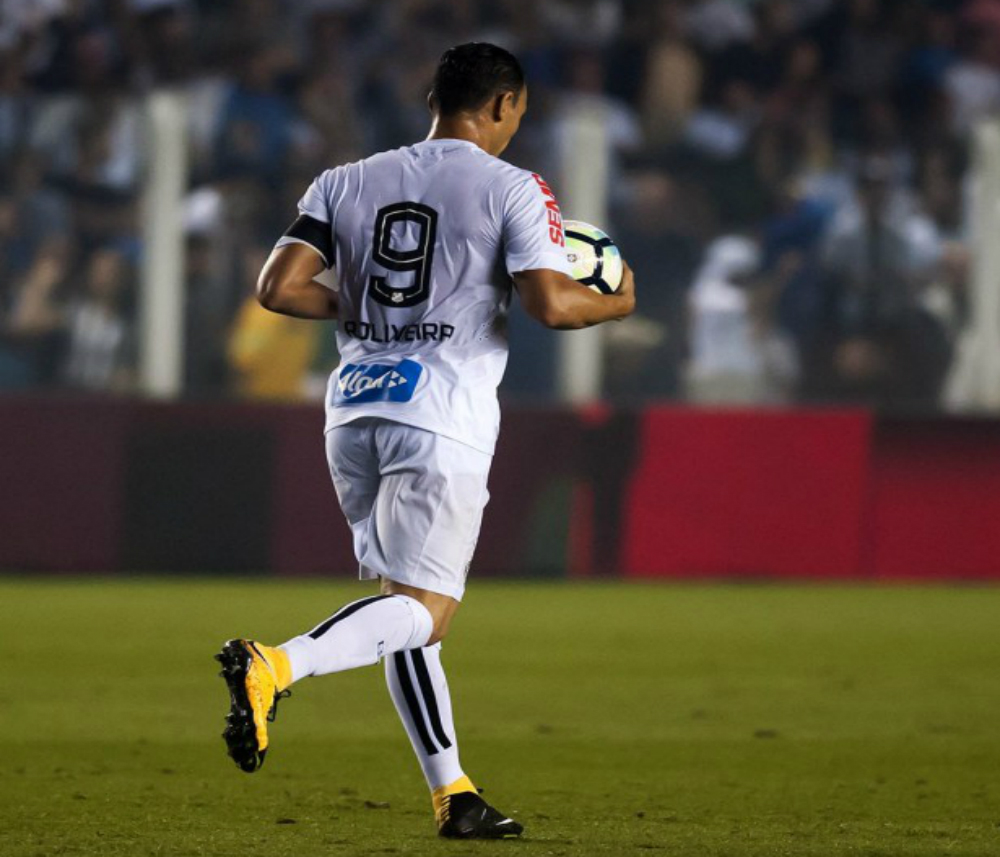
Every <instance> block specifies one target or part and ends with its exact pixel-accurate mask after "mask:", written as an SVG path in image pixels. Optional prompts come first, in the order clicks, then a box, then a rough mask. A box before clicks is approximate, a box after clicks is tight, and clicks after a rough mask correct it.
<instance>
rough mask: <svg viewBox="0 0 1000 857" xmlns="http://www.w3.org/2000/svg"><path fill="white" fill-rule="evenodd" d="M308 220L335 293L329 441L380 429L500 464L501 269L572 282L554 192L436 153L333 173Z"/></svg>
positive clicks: (464, 146)
mask: <svg viewBox="0 0 1000 857" xmlns="http://www.w3.org/2000/svg"><path fill="white" fill-rule="evenodd" d="M299 211H300V212H301V213H302V214H304V215H308V216H309V217H311V218H314V219H315V220H318V221H321V222H322V223H327V224H329V226H330V231H331V233H332V237H333V248H334V251H333V252H334V258H332V259H324V261H325V262H326V264H327V267H333V268H335V269H336V272H337V278H338V282H339V289H340V291H339V307H340V309H339V316H340V319H339V327H338V331H337V345H338V347H339V350H340V355H341V364H340V366H339V367H338V368H337V369H336V371H334V373H333V375H332V376H331V378H330V384H329V388H328V391H327V398H326V415H327V416H326V428H327V430H329V429H330V428H332V427H334V426H338V425H343V424H345V423H349V422H351V421H352V420H355V419H358V418H360V417H372V416H374V417H382V418H384V419H388V420H393V421H396V422H400V423H405V424H407V425H413V426H417V427H419V428H422V429H426V430H428V431H432V432H436V433H438V434H441V435H444V436H446V437H450V438H453V439H454V440H458V441H461V442H462V443H466V444H468V445H470V446H472V447H475V448H476V449H480V450H482V451H484V452H487V453H490V454H492V452H493V449H494V446H495V444H496V438H497V432H498V430H499V426H500V408H499V405H498V403H497V395H496V390H497V386H498V385H499V383H500V380H501V378H502V377H503V372H504V368H505V366H506V363H507V350H508V346H507V334H506V316H507V308H508V306H509V303H510V283H509V281H507V279H506V278H502V279H503V282H502V283H498V282H496V280H497V278H496V277H495V275H494V272H495V269H496V268H497V266H498V263H499V262H501V260H502V261H503V262H504V263H505V265H506V268H507V272H508V273H509V274H515V273H517V272H518V271H527V270H533V269H538V268H549V269H553V270H556V271H562V272H564V273H567V274H568V273H569V270H570V269H569V264H568V262H567V260H566V255H565V250H564V246H563V245H564V241H563V232H562V217H561V216H560V213H559V206H558V205H557V203H556V200H555V197H554V195H553V194H552V191H551V190H549V188H548V185H546V184H545V182H544V181H543V180H542V178H541V177H540V176H538V175H535V174H532V173H529V172H526V171H525V170H521V169H518V168H517V167H514V166H511V165H510V164H508V163H506V162H505V161H501V160H499V159H498V158H494V157H492V156H491V155H489V154H487V153H486V152H484V151H483V150H482V149H480V148H479V147H478V146H476V145H475V144H473V143H470V142H466V141H464V140H427V141H424V142H422V143H417V144H415V145H413V146H407V147H404V148H402V149H395V150H393V151H390V152H383V153H381V154H377V155H374V156H372V157H370V158H367V159H365V160H363V161H359V162H357V163H353V164H347V165H346V166H341V167H337V168H336V169H333V170H328V171H327V172H325V173H323V174H322V175H320V176H319V177H318V178H317V179H316V180H315V181H314V182H313V183H312V185H311V186H310V187H309V189H308V190H307V191H306V194H305V196H303V197H302V200H301V201H300V202H299ZM296 240H300V239H295V238H289V237H285V238H282V239H281V241H280V242H279V246H281V245H282V244H287V243H289V242H291V241H296ZM319 252H320V254H321V255H323V254H322V251H321V250H320V251H319Z"/></svg>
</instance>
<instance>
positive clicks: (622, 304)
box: [514, 262, 635, 330]
mask: <svg viewBox="0 0 1000 857" xmlns="http://www.w3.org/2000/svg"><path fill="white" fill-rule="evenodd" d="M622 265H623V267H624V273H623V274H622V282H621V285H620V286H619V287H618V291H616V292H615V293H614V294H613V295H602V294H598V293H597V292H595V291H593V290H592V289H588V288H586V287H585V286H582V285H580V283H578V282H577V281H576V280H574V279H573V278H572V277H570V276H568V275H566V274H564V273H563V272H562V271H553V270H550V269H548V268H539V269H537V270H533V271H520V272H519V273H517V274H514V285H515V286H516V287H517V293H518V295H520V298H521V304H522V305H523V306H524V309H525V311H526V312H527V313H528V315H530V316H531V317H532V318H534V319H535V320H536V321H540V322H541V323H542V324H544V325H545V326H546V327H551V328H553V329H554V330H579V329H580V328H583V327H592V326H593V325H595V324H600V323H601V322H604V321H613V320H620V319H623V318H625V317H626V316H627V315H630V314H631V313H632V311H633V310H634V309H635V280H634V279H633V276H632V269H631V268H630V267H629V266H628V265H626V264H625V263H624V262H623V263H622Z"/></svg>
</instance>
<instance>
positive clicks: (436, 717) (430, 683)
mask: <svg viewBox="0 0 1000 857" xmlns="http://www.w3.org/2000/svg"><path fill="white" fill-rule="evenodd" d="M385 681H386V684H388V685H389V693H390V694H391V695H392V701H393V702H394V703H395V704H396V711H397V712H399V717H400V719H401V720H402V721H403V725H404V726H405V727H406V734H407V735H409V736H410V743H411V744H412V745H413V751H414V752H415V753H416V754H417V758H418V759H419V760H420V767H421V768H423V771H424V776H425V777H426V778H427V785H428V786H430V788H431V790H432V791H433V790H434V789H436V788H440V787H441V786H447V785H450V784H451V783H453V782H455V780H457V779H460V778H461V777H463V776H464V773H463V771H462V766H461V764H460V763H459V761H458V741H457V740H456V738H455V724H454V721H453V720H452V715H451V694H449V693H448V680H447V678H445V674H444V667H442V666H441V644H440V643H436V644H435V645H433V646H425V647H424V648H421V649H410V650H409V651H399V652H396V654H394V655H393V656H392V657H391V658H386V659H385Z"/></svg>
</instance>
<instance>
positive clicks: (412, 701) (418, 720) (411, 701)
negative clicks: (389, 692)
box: [392, 652, 438, 756]
mask: <svg viewBox="0 0 1000 857" xmlns="http://www.w3.org/2000/svg"><path fill="white" fill-rule="evenodd" d="M392 658H393V663H394V664H395V666H396V680H397V681H398V682H399V687H400V689H401V690H402V691H403V698H404V699H405V700H406V706H407V708H409V709H410V719H411V720H412V721H413V725H414V726H415V727H416V729H417V735H419V736H420V743H421V744H423V745H424V749H425V750H426V751H427V755H428V756H435V755H437V753H438V748H437V747H436V746H435V745H434V742H433V741H432V740H431V736H430V733H429V732H428V731H427V724H426V723H424V713H423V712H422V711H421V710H420V701H419V700H418V699H417V692H416V690H415V689H414V687H413V679H411V678H410V668H409V667H408V666H407V664H406V652H396V653H395V654H394V655H393V656H392Z"/></svg>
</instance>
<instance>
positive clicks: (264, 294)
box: [257, 242, 338, 319]
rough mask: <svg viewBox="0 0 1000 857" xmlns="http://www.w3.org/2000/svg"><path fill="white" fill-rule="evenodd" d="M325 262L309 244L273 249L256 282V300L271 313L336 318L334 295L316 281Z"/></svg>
mask: <svg viewBox="0 0 1000 857" xmlns="http://www.w3.org/2000/svg"><path fill="white" fill-rule="evenodd" d="M325 269H326V261H325V260H324V258H323V257H322V256H321V255H320V254H319V252H318V251H317V250H316V249H315V248H314V247H311V246H310V245H309V244H304V243H299V242H296V243H293V244H285V245H283V246H281V247H276V248H275V249H274V250H272V251H271V255H270V257H268V260H267V262H266V263H265V264H264V268H263V269H262V270H261V272H260V277H259V278H258V279H257V300H258V301H260V305H261V306H262V307H264V308H265V309H269V310H270V311H271V312H276V313H280V314H281V315H291V316H294V317H295V318H315V319H331V318H337V309H338V305H337V294H336V292H334V291H332V290H331V289H329V288H328V287H327V286H324V285H323V284H322V283H320V282H317V281H316V279H315V277H316V276H318V275H319V274H320V273H322V272H323V271H324V270H325Z"/></svg>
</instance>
